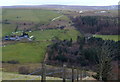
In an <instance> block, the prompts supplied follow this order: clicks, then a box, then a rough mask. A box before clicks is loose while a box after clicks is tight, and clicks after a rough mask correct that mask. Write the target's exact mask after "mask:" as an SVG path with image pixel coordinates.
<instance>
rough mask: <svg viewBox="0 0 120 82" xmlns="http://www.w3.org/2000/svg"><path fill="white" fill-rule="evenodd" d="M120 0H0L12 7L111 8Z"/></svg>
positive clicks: (0, 4) (1, 3)
mask: <svg viewBox="0 0 120 82" xmlns="http://www.w3.org/2000/svg"><path fill="white" fill-rule="evenodd" d="M118 2H119V0H0V6H12V5H44V4H52V5H53V4H58V5H84V6H109V5H118Z"/></svg>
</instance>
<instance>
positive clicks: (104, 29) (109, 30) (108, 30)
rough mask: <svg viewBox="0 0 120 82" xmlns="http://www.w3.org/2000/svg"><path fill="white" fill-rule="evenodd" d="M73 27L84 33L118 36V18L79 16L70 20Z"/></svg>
mask: <svg viewBox="0 0 120 82" xmlns="http://www.w3.org/2000/svg"><path fill="white" fill-rule="evenodd" d="M72 20H73V22H74V26H75V27H76V28H77V29H78V30H80V32H84V33H92V34H96V33H97V34H98V33H99V34H104V35H109V34H110V35H111V34H112V35H118V34H119V31H120V30H119V29H118V22H117V21H118V17H107V16H80V17H76V18H72Z"/></svg>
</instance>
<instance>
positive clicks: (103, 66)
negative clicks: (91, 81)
mask: <svg viewBox="0 0 120 82" xmlns="http://www.w3.org/2000/svg"><path fill="white" fill-rule="evenodd" d="M109 45H110V43H109V42H107V41H105V42H104V43H103V45H102V47H101V49H100V50H99V52H100V54H97V56H98V61H97V64H98V67H97V74H96V75H95V76H94V78H96V79H98V80H103V81H105V80H109V79H111V75H112V72H111V71H112V66H111V61H112V60H113V58H114V56H113V52H112V48H111V47H110V46H109Z"/></svg>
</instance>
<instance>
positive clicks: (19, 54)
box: [2, 42, 50, 63]
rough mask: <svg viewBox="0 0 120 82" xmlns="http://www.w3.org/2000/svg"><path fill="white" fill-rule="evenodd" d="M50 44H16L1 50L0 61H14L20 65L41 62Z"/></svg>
mask: <svg viewBox="0 0 120 82" xmlns="http://www.w3.org/2000/svg"><path fill="white" fill-rule="evenodd" d="M48 44H50V42H30V43H16V44H11V45H7V46H6V47H3V48H2V52H3V53H2V54H3V55H2V60H3V61H11V60H16V61H19V62H20V63H37V62H41V61H42V60H43V58H44V55H45V52H46V46H47V45H48Z"/></svg>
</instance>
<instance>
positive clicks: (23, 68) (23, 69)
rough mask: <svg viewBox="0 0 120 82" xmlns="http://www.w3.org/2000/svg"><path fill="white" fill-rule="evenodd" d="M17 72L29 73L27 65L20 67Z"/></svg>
mask: <svg viewBox="0 0 120 82" xmlns="http://www.w3.org/2000/svg"><path fill="white" fill-rule="evenodd" d="M18 72H19V74H29V68H28V67H24V66H22V67H20V68H19V70H18Z"/></svg>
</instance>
